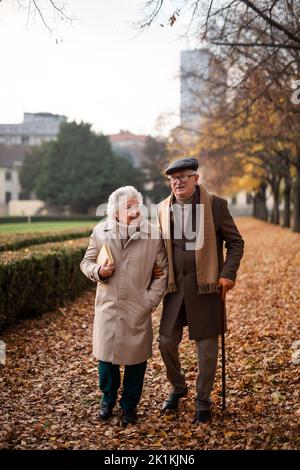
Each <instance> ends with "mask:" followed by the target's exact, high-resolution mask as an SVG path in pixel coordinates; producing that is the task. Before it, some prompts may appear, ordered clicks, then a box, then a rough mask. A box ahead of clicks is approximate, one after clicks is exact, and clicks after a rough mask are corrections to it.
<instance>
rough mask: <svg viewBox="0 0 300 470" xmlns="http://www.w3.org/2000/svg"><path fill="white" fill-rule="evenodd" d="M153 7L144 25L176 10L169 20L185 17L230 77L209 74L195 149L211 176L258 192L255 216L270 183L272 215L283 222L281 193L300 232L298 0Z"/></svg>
mask: <svg viewBox="0 0 300 470" xmlns="http://www.w3.org/2000/svg"><path fill="white" fill-rule="evenodd" d="M174 5H176V7H175V6H174ZM147 7H148V12H149V14H148V16H147V17H146V18H145V19H144V21H142V22H141V23H140V26H142V27H144V26H146V25H150V24H151V23H152V22H153V21H155V20H156V19H158V18H159V21H161V17H160V14H161V13H162V12H163V11H164V12H165V13H166V12H169V13H170V12H171V13H170V14H169V24H170V25H171V26H173V27H175V26H176V25H178V24H179V23H181V24H183V25H184V24H187V25H188V30H189V32H190V33H191V34H194V35H196V36H197V38H198V39H199V42H200V41H202V45H203V44H208V45H209V46H210V50H211V51H212V52H213V53H214V56H215V57H216V58H217V60H218V61H219V64H223V66H224V68H226V70H227V71H229V76H227V78H226V75H225V79H224V75H222V74H220V76H218V75H217V74H215V73H214V74H213V75H212V76H211V77H210V78H209V81H210V84H209V85H210V86H208V87H206V93H209V95H210V99H209V100H202V104H203V106H202V109H201V110H200V111H201V113H202V115H203V117H204V119H203V120H202V125H201V126H199V130H198V139H196V143H195V145H194V148H193V151H194V152H195V155H197V156H199V155H200V159H201V161H202V165H201V166H202V167H203V168H204V170H205V180H206V181H207V182H209V184H212V185H213V186H215V187H218V189H219V190H220V189H222V188H223V189H224V190H226V191H227V192H228V191H230V190H231V191H237V190H239V189H246V190H248V191H249V190H250V191H253V193H254V215H255V216H256V217H258V218H260V219H263V220H267V219H268V214H267V209H266V191H267V188H270V190H271V192H272V195H273V200H274V206H273V210H272V214H271V217H270V221H271V222H273V223H279V222H280V214H279V200H280V198H283V201H284V216H283V220H282V223H283V225H284V226H286V227H289V226H291V225H292V228H293V230H294V231H297V232H300V143H299V142H300V140H299V135H300V134H299V131H300V120H299V119H300V86H299V83H300V35H299V31H300V3H299V2H298V1H296V0H280V1H279V0H257V1H255V2H253V1H251V0H221V1H217V0H207V1H206V0H204V1H201V2H200V1H197V0H196V1H195V0H182V1H177V2H174V1H172V0H160V1H159V2H157V1H155V0H150V1H148V2H147ZM197 73H198V72H196V74H197ZM199 78H200V79H201V77H199ZM297 79H298V90H297V89H295V86H296V87H297ZM195 102H197V100H195ZM198 102H199V100H198ZM200 102H201V101H200ZM209 103H210V104H212V106H211V107H210V106H208V104H209ZM198 111H199V110H198ZM183 130H185V131H186V132H187V133H188V132H189V129H183ZM181 132H182V129H181ZM181 135H182V134H181ZM179 140H181V141H182V139H179Z"/></svg>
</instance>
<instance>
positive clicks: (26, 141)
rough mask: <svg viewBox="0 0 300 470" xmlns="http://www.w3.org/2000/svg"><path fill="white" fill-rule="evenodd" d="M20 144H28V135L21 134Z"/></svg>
mask: <svg viewBox="0 0 300 470" xmlns="http://www.w3.org/2000/svg"><path fill="white" fill-rule="evenodd" d="M22 144H29V135H22Z"/></svg>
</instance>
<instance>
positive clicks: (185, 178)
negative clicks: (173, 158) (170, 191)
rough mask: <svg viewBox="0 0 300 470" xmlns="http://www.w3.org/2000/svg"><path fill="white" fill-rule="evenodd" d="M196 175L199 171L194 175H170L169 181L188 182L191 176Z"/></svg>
mask: <svg viewBox="0 0 300 470" xmlns="http://www.w3.org/2000/svg"><path fill="white" fill-rule="evenodd" d="M196 175H197V173H193V174H192V175H179V176H169V181H171V183H176V181H180V182H181V183H187V182H188V180H189V178H190V177H191V176H196Z"/></svg>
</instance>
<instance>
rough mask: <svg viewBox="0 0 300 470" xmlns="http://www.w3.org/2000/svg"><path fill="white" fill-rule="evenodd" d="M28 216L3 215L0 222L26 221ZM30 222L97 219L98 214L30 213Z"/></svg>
mask: <svg viewBox="0 0 300 470" xmlns="http://www.w3.org/2000/svg"><path fill="white" fill-rule="evenodd" d="M28 218H29V217H28V216H25V215H13V216H5V217H0V224H15V223H18V222H22V223H24V222H28ZM30 220H31V222H74V221H75V222H76V221H77V220H92V221H94V220H98V221H99V216H91V215H84V214H78V215H75V214H74V215H72V216H69V215H32V216H30Z"/></svg>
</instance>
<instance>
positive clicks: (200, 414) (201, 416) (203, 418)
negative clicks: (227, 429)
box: [194, 410, 211, 424]
mask: <svg viewBox="0 0 300 470" xmlns="http://www.w3.org/2000/svg"><path fill="white" fill-rule="evenodd" d="M209 421H211V411H210V410H202V411H196V413H195V419H194V422H195V423H197V424H204V423H208V422H209Z"/></svg>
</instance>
